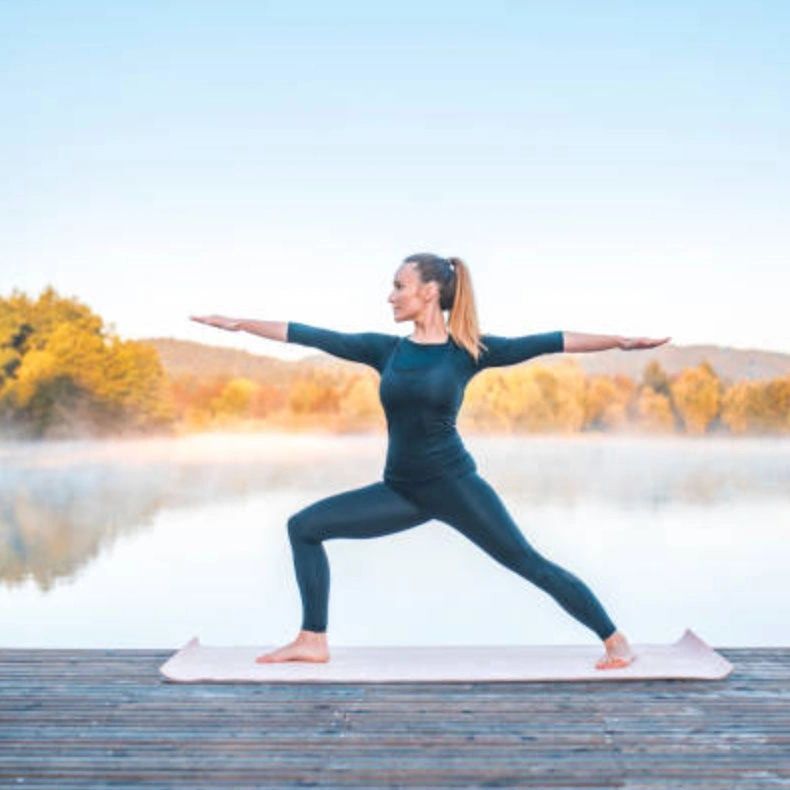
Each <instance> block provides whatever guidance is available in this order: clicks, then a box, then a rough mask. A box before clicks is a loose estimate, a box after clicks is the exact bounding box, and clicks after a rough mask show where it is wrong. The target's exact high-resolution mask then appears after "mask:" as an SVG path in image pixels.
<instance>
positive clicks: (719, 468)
mask: <svg viewBox="0 0 790 790" xmlns="http://www.w3.org/2000/svg"><path fill="white" fill-rule="evenodd" d="M466 444H467V446H468V447H469V449H470V451H471V452H472V453H473V455H474V456H475V458H476V459H477V462H478V469H479V472H480V473H481V474H482V475H483V476H484V477H485V478H486V479H488V480H489V481H490V482H491V483H492V484H493V485H494V487H495V488H496V489H497V491H499V493H500V495H501V496H502V498H503V501H504V502H505V504H506V506H507V507H508V509H509V510H510V511H511V513H512V514H513V516H514V518H515V519H516V522H517V523H518V525H519V528H520V529H521V530H522V531H523V533H524V535H525V537H526V538H527V539H528V540H529V541H530V542H531V543H532V544H533V545H534V546H535V547H536V548H537V549H538V550H540V551H542V552H543V553H545V554H546V555H547V556H548V557H550V558H551V559H553V560H554V561H556V562H558V563H560V564H561V565H563V566H564V567H566V568H568V569H569V570H571V571H573V572H575V573H577V574H579V575H580V576H581V577H582V578H583V579H584V580H585V581H586V582H587V583H588V584H590V586H591V587H592V588H593V589H594V590H595V592H596V594H597V595H598V596H599V598H600V599H601V600H602V601H603V602H604V604H605V605H606V607H607V608H608V609H609V610H610V612H611V614H612V616H613V619H614V620H615V622H616V623H617V624H618V625H621V626H623V627H624V629H625V630H626V632H627V633H629V634H632V636H633V638H635V639H636V640H638V641H667V640H674V639H677V638H678V637H679V636H680V634H681V633H682V631H683V629H684V628H685V627H687V626H689V627H693V628H695V630H697V631H698V633H700V635H701V636H702V637H703V638H706V639H707V640H708V641H709V642H710V643H711V644H714V645H721V646H728V645H730V646H737V645H786V644H790V629H789V628H788V626H787V624H786V613H787V611H788V609H789V608H790V583H788V579H787V565H788V561H789V560H790V550H789V549H788V546H790V544H789V543H788V540H787V529H788V526H790V442H786V441H785V442H783V441H782V440H773V439H772V440H758V439H748V440H740V439H739V440H728V439H725V440H683V439H677V438H664V439H645V438H630V437H611V436H610V437H606V438H597V437H591V436H585V437H568V438H558V437H509V438H495V437H490V436H485V437H483V436H467V437H466ZM385 451H386V444H385V437H384V436H383V435H381V436H379V435H374V436H370V435H362V436H354V435H348V436H343V437H336V436H330V435H326V436H320V435H271V434H269V435H222V434H214V435H202V436H195V437H189V438H182V439H162V440H146V441H142V440H124V441H117V442H91V441H74V442H53V443H46V444H11V443H6V444H2V445H0V624H1V626H2V627H1V628H0V639H1V640H2V644H3V645H7V646H17V647H23V646H31V647H34V646H36V647H152V648H162V647H165V646H172V647H177V646H179V645H181V644H184V643H185V642H186V641H187V640H188V639H189V638H191V637H192V636H194V635H196V634H198V635H200V637H201V639H202V641H203V642H204V643H206V644H209V643H216V644H223V643H224V644H228V643H234V642H235V643H245V644H250V643H255V644H271V645H273V644H276V643H280V642H283V641H286V640H290V639H291V638H292V637H293V636H294V635H295V633H296V630H298V625H299V621H300V609H301V606H300V600H299V595H298V589H297V585H296V581H295V578H294V571H293V564H292V557H291V551H290V545H289V542H288V537H287V530H286V523H287V519H288V516H289V515H290V514H291V513H294V512H296V510H298V509H300V508H302V507H304V506H306V505H308V504H310V503H311V502H313V501H315V500H317V499H320V498H323V497H326V496H331V495H333V494H335V493H338V492H339V491H343V490H347V489H350V488H356V487H359V486H362V485H366V484H367V483H370V482H372V481H374V480H378V479H380V476H381V471H382V469H383V463H384V455H385ZM327 551H328V555H329V558H330V565H331V573H332V584H331V595H330V624H331V631H332V643H333V644H381V645H384V644H426V645H427V644H454V643H455V644H497V643H499V644H523V643H537V644H563V643H579V642H585V641H590V640H592V641H595V637H594V635H591V634H590V633H589V632H588V631H587V630H586V629H585V628H584V627H583V626H581V625H580V624H578V623H577V622H576V621H575V620H573V619H572V618H570V617H569V616H567V615H566V614H565V613H563V612H562V611H561V610H559V609H558V607H557V605H556V603H555V602H554V601H553V600H552V599H550V598H549V597H548V596H547V595H546V594H545V593H543V592H542V591H541V590H539V589H537V588H535V587H534V586H532V585H530V584H528V583H526V582H525V581H524V580H523V579H522V578H521V577H519V576H517V575H516V574H513V573H511V572H509V571H504V570H503V568H502V567H501V566H499V565H498V564H497V563H495V562H494V561H492V559H491V558H490V557H488V555H486V554H484V553H483V552H481V551H480V550H479V549H478V548H477V547H476V546H475V545H474V544H472V543H471V542H470V541H469V540H467V539H466V538H464V537H463V536H462V535H460V533H458V532H456V531H455V530H453V529H452V528H451V527H449V526H448V525H446V524H443V523H442V522H438V521H431V522H428V523H426V524H424V525H420V526H419V527H417V528H415V529H413V530H407V531H405V532H401V533H396V534H394V535H390V536H385V537H382V538H379V539H376V540H363V541H354V540H335V541H329V542H328V543H327ZM154 614H155V615H156V616H153V615H154Z"/></svg>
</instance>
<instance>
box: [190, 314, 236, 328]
mask: <svg viewBox="0 0 790 790" xmlns="http://www.w3.org/2000/svg"><path fill="white" fill-rule="evenodd" d="M189 317H190V319H191V320H192V321H198V322H199V323H201V324H208V325H209V326H216V327H218V328H219V329H227V330H228V331H230V332H238V331H239V324H240V323H241V322H242V321H243V320H244V319H242V318H226V317H225V316H224V315H191V316H189Z"/></svg>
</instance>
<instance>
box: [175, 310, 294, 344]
mask: <svg viewBox="0 0 790 790" xmlns="http://www.w3.org/2000/svg"><path fill="white" fill-rule="evenodd" d="M189 317H190V319H191V320H192V321H197V322H198V323H200V324H207V325H208V326H216V327H217V328H218V329H226V330H228V331H229V332H238V331H239V330H242V331H244V332H249V333H250V334H253V335H260V336H261V337H267V338H269V340H282V341H283V342H286V340H287V339H288V338H287V335H286V332H287V328H288V322H287V321H256V320H254V319H252V318H228V317H226V316H224V315H191V316H189Z"/></svg>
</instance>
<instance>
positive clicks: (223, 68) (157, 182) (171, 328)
mask: <svg viewBox="0 0 790 790" xmlns="http://www.w3.org/2000/svg"><path fill="white" fill-rule="evenodd" d="M0 35H2V40H3V46H2V47H0V95H2V97H3V101H2V106H3V117H4V120H3V122H2V124H0V151H2V159H3V165H2V171H3V176H4V177H3V178H2V179H0V285H1V287H0V295H2V296H4V297H7V296H9V295H10V294H11V291H12V289H14V288H16V289H18V290H21V291H24V292H25V293H27V294H28V295H30V296H32V297H36V296H37V295H38V294H39V293H40V292H41V290H43V288H44V287H46V286H47V285H52V286H54V287H55V288H56V289H57V290H58V292H59V293H60V294H61V295H63V296H73V297H76V298H78V299H79V300H80V301H82V302H83V303H85V304H87V305H89V306H90V307H91V309H93V310H94V311H95V312H96V313H98V314H99V315H101V316H102V318H103V319H104V320H105V321H106V322H107V323H108V324H109V325H111V327H112V328H113V329H114V330H115V331H116V332H117V333H118V334H120V335H121V336H122V337H124V338H130V339H131V338H146V337H163V336H165V337H174V338H180V339H183V340H192V341H197V342H201V343H207V344H210V345H216V346H227V347H233V348H240V349H244V350H248V351H252V352H255V353H261V354H270V355H273V356H278V357H281V358H284V359H287V358H298V357H300V356H303V355H304V354H305V352H308V353H309V352H311V351H312V350H309V349H304V348H303V347H299V348H297V347H294V346H293V345H287V344H284V343H279V342H277V341H271V340H267V339H264V338H260V337H256V336H253V335H250V334H246V333H231V332H226V331H223V330H220V329H216V328H212V327H208V326H205V325H202V324H197V323H195V322H193V321H190V320H189V316H190V315H202V314H210V313H216V314H220V315H226V316H231V317H236V318H240V317H243V318H257V319H261V320H273V321H287V320H292V321H300V322H303V323H308V324H312V325H316V326H322V327H328V328H334V329H337V330H341V331H381V332H389V333H393V334H401V335H406V334H409V333H410V332H411V331H412V329H413V326H412V324H411V323H403V324H396V323H395V322H394V320H393V318H392V313H391V311H390V307H389V305H388V304H387V296H388V294H389V290H390V287H391V282H392V278H393V275H394V273H395V271H396V270H397V268H398V266H399V264H400V262H401V261H402V260H403V258H405V257H406V256H407V255H409V254H411V253H414V252H426V251H429V252H435V253H437V254H440V255H455V256H459V257H461V258H463V259H464V260H465V261H466V263H467V264H468V266H469V267H470V270H471V272H472V280H473V286H474V291H475V295H476V300H477V307H478V314H479V318H480V324H481V329H482V331H484V332H490V333H494V334H505V335H516V334H519V335H520V334H527V333H530V332H542V331H550V330H555V329H562V330H565V331H574V332H591V333H602V334H619V335H629V336H650V337H666V336H670V337H671V338H672V341H671V342H672V343H673V344H677V345H691V344H716V345H724V346H733V347H736V348H754V349H764V350H775V351H783V352H787V353H790V331H788V329H790V322H788V321H787V319H782V312H783V309H784V308H785V307H786V306H787V302H788V294H790V250H789V248H790V244H789V242H790V233H789V232H788V230H787V224H788V223H787V219H788V217H790V47H788V46H787V41H788V40H790V3H787V2H784V0H776V2H760V0H751V2H727V1H726V0H717V1H716V2H714V1H713V0H710V1H706V2H695V0H683V1H682V2H678V1H676V0H662V2H637V3H631V2H607V0H600V2H595V3H592V2H589V0H580V1H579V2H567V1H566V0H551V1H550V0H545V2H530V0H521V1H520V2H518V1H517V0H509V1H507V2H503V0H485V2H482V1H481V2H463V1H462V0H454V2H430V0H420V2H411V0H399V2H398V3H364V2H298V1H296V0H293V1H291V2H265V1H264V0H259V1H256V2H240V1H239V0H222V1H221V2H220V0H216V2H200V1H199V0H189V1H186V0H184V1H181V0H167V1H166V2H163V1H162V0H156V2H151V1H148V0H135V1H134V2H131V0H127V1H126V2H123V1H119V2H113V3H106V2H85V1H81V0H69V1H68V2H67V1H66V0H62V1H60V2H54V1H52V0H40V1H39V2H36V3H30V2H27V1H26V0H16V1H14V0H8V1H7V2H3V3H2V4H0Z"/></svg>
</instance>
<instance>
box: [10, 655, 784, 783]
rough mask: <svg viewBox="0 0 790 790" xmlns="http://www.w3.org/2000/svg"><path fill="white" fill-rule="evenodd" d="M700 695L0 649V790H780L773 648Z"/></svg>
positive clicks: (620, 685) (779, 660)
mask: <svg viewBox="0 0 790 790" xmlns="http://www.w3.org/2000/svg"><path fill="white" fill-rule="evenodd" d="M717 650H718V651H719V652H720V653H721V654H722V655H724V656H725V657H726V658H727V659H728V660H729V661H731V662H732V663H733V664H734V666H735V669H734V671H733V672H732V673H731V674H730V675H729V677H727V678H725V679H723V680H718V681H696V680H667V681H655V680H651V681H637V680H632V681H623V682H616V683H615V682H612V683H601V682H596V681H590V682H562V683H512V682H487V683H395V684H381V685H375V684H357V683H354V684H347V683H337V684H316V683H303V684H283V683H273V684H268V685H267V684H196V685H190V684H175V683H170V682H167V681H166V680H165V679H164V678H163V677H162V676H161V675H160V674H159V671H158V667H159V666H160V665H161V664H162V663H163V662H164V661H165V660H166V659H167V658H168V657H169V656H170V655H171V654H172V653H173V652H174V651H172V650H33V649H21V648H0V787H3V788H6V787H25V788H39V787H46V788H59V789H61V788H71V787H80V788H93V787H113V788H117V787H132V786H141V785H142V786H146V785H147V786H150V787H157V788H163V787H185V788H201V787H233V788H247V787H250V788H253V787H254V788H259V787H277V788H280V787H284V788H287V787H304V786H321V787H541V788H629V790H637V789H638V790H657V789H658V788H672V790H685V788H717V789H718V788H721V790H734V789H736V788H738V789H742V790H758V789H759V788H774V789H775V788H783V787H787V788H790V647H787V648H784V647H782V648H754V649H751V648H749V649H746V648H731V649H727V648H717Z"/></svg>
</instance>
